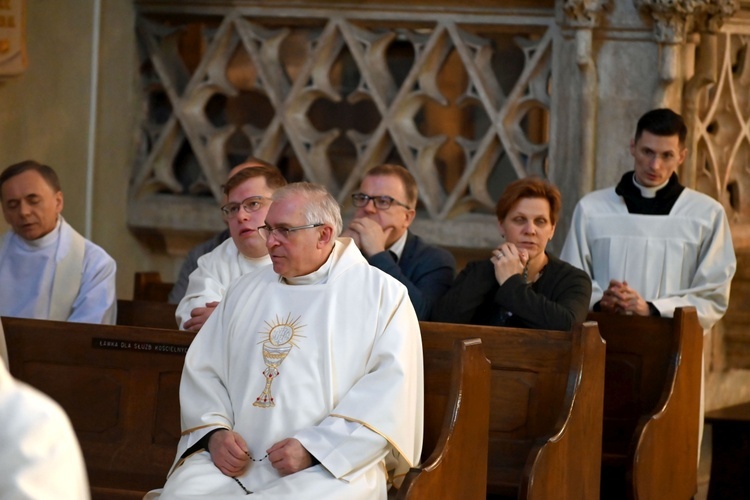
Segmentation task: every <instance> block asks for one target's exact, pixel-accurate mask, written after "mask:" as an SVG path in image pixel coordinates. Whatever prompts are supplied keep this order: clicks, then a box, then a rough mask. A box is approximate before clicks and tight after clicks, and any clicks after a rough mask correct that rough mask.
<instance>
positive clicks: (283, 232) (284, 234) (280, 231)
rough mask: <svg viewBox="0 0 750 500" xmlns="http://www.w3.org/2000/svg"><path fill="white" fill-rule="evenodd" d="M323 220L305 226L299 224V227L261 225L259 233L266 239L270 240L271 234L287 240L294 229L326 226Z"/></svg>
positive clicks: (278, 238)
mask: <svg viewBox="0 0 750 500" xmlns="http://www.w3.org/2000/svg"><path fill="white" fill-rule="evenodd" d="M324 225H325V224H323V223H322V222H318V223H316V224H307V225H305V226H297V227H271V226H269V225H265V226H260V227H259V228H258V233H259V234H260V237H261V238H263V239H264V240H268V238H269V237H270V236H271V235H274V236H275V237H276V239H277V240H284V241H286V240H287V239H288V238H289V233H293V232H294V231H299V230H300V229H312V228H314V227H320V226H324Z"/></svg>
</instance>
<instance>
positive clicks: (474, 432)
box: [396, 335, 490, 500]
mask: <svg viewBox="0 0 750 500" xmlns="http://www.w3.org/2000/svg"><path fill="white" fill-rule="evenodd" d="M451 345H453V349H452V350H451V349H450V346H451ZM422 347H423V352H424V373H425V394H424V399H425V412H424V442H423V447H422V449H423V453H422V464H421V466H420V467H418V468H412V469H411V470H410V471H409V473H408V474H407V475H406V478H405V479H404V482H403V483H402V485H401V488H400V489H399V490H398V496H397V497H396V498H398V499H407V498H408V499H425V500H435V499H437V498H462V499H477V500H480V499H481V500H484V499H485V498H486V495H487V488H486V485H487V435H488V432H489V399H490V362H489V361H488V360H487V358H486V357H485V355H484V351H483V349H482V341H481V340H479V339H454V337H453V336H450V335H449V336H441V335H433V336H431V337H424V336H423V337H422ZM467 461H468V463H467Z"/></svg>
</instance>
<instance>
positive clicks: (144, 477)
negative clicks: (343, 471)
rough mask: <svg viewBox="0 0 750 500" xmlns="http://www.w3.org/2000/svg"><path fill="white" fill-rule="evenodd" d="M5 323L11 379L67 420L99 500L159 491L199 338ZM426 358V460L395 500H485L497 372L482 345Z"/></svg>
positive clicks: (465, 344) (450, 347)
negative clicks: (187, 363)
mask: <svg viewBox="0 0 750 500" xmlns="http://www.w3.org/2000/svg"><path fill="white" fill-rule="evenodd" d="M2 324H3V327H4V329H5V335H6V338H7V344H8V351H9V359H10V370H11V373H12V374H13V375H14V376H15V377H17V378H19V379H20V380H23V381H25V382H27V383H29V384H30V385H33V386H35V387H36V388H38V389H40V390H41V391H43V392H45V393H47V394H48V395H50V396H51V397H52V398H54V399H55V400H57V401H58V403H60V405H61V406H62V407H63V408H64V409H65V410H66V411H67V412H68V415H69V416H70V419H71V422H72V423H73V427H74V429H75V430H76V434H77V435H78V439H79V441H80V443H81V448H82V450H83V455H84V458H85V460H86V466H87V469H88V474H89V481H90V483H91V488H92V496H93V498H94V499H95V500H96V499H102V500H104V499H107V500H118V499H123V500H124V499H136V498H138V499H140V498H142V497H143V495H144V494H145V492H146V491H148V490H150V489H154V488H159V487H161V486H162V485H163V484H164V481H165V479H166V474H167V472H168V470H169V468H170V466H171V464H172V461H173V459H174V455H175V451H176V447H177V441H178V440H179V434H180V418H179V396H178V394H179V392H178V388H179V381H180V374H181V371H182V365H183V361H184V355H185V352H186V351H187V347H188V346H189V344H190V342H191V341H192V339H193V334H191V333H188V332H177V331H170V330H160V329H154V328H145V327H126V326H111V325H91V324H81V323H65V322H56V321H41V320H28V319H18V318H2ZM424 355H425V404H426V408H425V415H426V418H425V421H426V426H425V438H424V442H425V450H426V452H425V456H429V459H428V460H427V461H426V462H425V466H424V467H422V468H416V469H412V470H411V471H410V472H409V474H408V475H407V477H406V478H405V480H404V483H403V485H402V488H404V489H402V491H399V492H398V498H406V499H413V500H434V499H435V498H436V497H435V493H434V492H435V491H440V492H449V493H451V495H450V496H451V497H452V498H459V497H460V498H466V499H477V500H479V499H484V498H485V483H486V470H487V469H486V456H487V453H486V450H487V426H488V422H489V416H488V409H487V408H488V403H487V402H488V400H489V383H490V382H489V379H490V370H489V362H488V361H487V359H486V358H485V356H484V354H483V351H482V344H481V341H479V340H477V339H470V340H463V339H462V340H461V341H458V342H455V343H454V338H453V337H451V336H448V337H445V338H444V340H443V341H439V340H438V338H437V337H435V338H433V339H431V340H430V341H429V342H426V347H425V349H424ZM427 450H429V452H428V451H427ZM477 454H478V456H477ZM467 482H468V483H470V484H467ZM454 493H455V495H454ZM438 497H439V496H438ZM442 498H445V497H442Z"/></svg>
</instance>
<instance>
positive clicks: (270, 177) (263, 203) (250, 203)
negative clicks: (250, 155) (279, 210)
mask: <svg viewBox="0 0 750 500" xmlns="http://www.w3.org/2000/svg"><path fill="white" fill-rule="evenodd" d="M284 185H286V180H285V179H284V176H282V175H281V172H280V171H279V170H278V169H277V168H276V167H274V166H272V165H263V164H260V165H254V166H248V167H246V168H242V169H240V170H239V171H238V172H237V173H235V174H234V175H233V176H231V177H230V178H229V180H228V181H227V183H226V184H225V185H224V194H225V200H226V203H225V204H224V205H222V207H221V212H222V215H223V217H224V221H225V222H226V223H227V226H228V228H229V234H230V236H231V237H230V238H229V239H227V240H226V241H224V242H223V243H222V244H221V245H219V246H218V247H216V248H215V249H214V250H213V251H211V252H209V253H207V254H205V255H203V256H201V257H200V258H199V259H198V267H197V269H196V270H195V271H193V272H192V273H191V274H190V278H189V281H188V286H187V290H186V292H185V296H184V297H183V298H182V300H181V301H180V303H179V305H178V306H177V311H176V312H175V318H176V320H177V325H178V327H179V328H181V329H184V330H190V331H194V332H197V331H198V330H200V328H201V327H202V326H203V324H204V323H205V322H206V320H207V319H208V317H209V316H210V315H211V313H212V312H213V310H214V309H215V308H216V306H217V304H218V303H219V302H220V301H221V299H222V297H223V296H224V293H225V292H226V290H227V287H228V286H229V283H231V282H232V280H234V279H235V278H238V277H239V276H241V275H243V274H245V273H248V272H251V271H254V270H256V269H258V268H260V267H263V266H267V265H268V264H270V263H271V260H270V259H269V257H268V251H267V250H266V245H265V242H264V241H263V238H261V236H260V234H259V233H258V227H259V226H261V225H263V221H264V219H265V216H266V213H267V212H268V207H269V206H270V204H271V195H273V193H274V191H276V189H278V188H280V187H282V186H284Z"/></svg>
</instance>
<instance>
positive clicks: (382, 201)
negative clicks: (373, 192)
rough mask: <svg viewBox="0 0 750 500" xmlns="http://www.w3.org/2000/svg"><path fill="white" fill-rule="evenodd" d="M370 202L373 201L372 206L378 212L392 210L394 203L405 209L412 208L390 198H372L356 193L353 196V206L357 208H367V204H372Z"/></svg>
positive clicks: (382, 196) (383, 196)
mask: <svg viewBox="0 0 750 500" xmlns="http://www.w3.org/2000/svg"><path fill="white" fill-rule="evenodd" d="M370 200H372V204H373V205H375V208H377V209H378V210H388V209H389V208H391V204H392V203H395V204H396V205H401V206H402V207H404V208H410V207H409V205H406V204H404V203H401V202H400V201H398V200H396V199H395V198H392V197H390V196H385V195H381V196H370V195H367V194H365V193H354V194H353V195H352V204H353V205H354V206H355V207H360V208H361V207H366V206H367V204H368V203H370Z"/></svg>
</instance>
